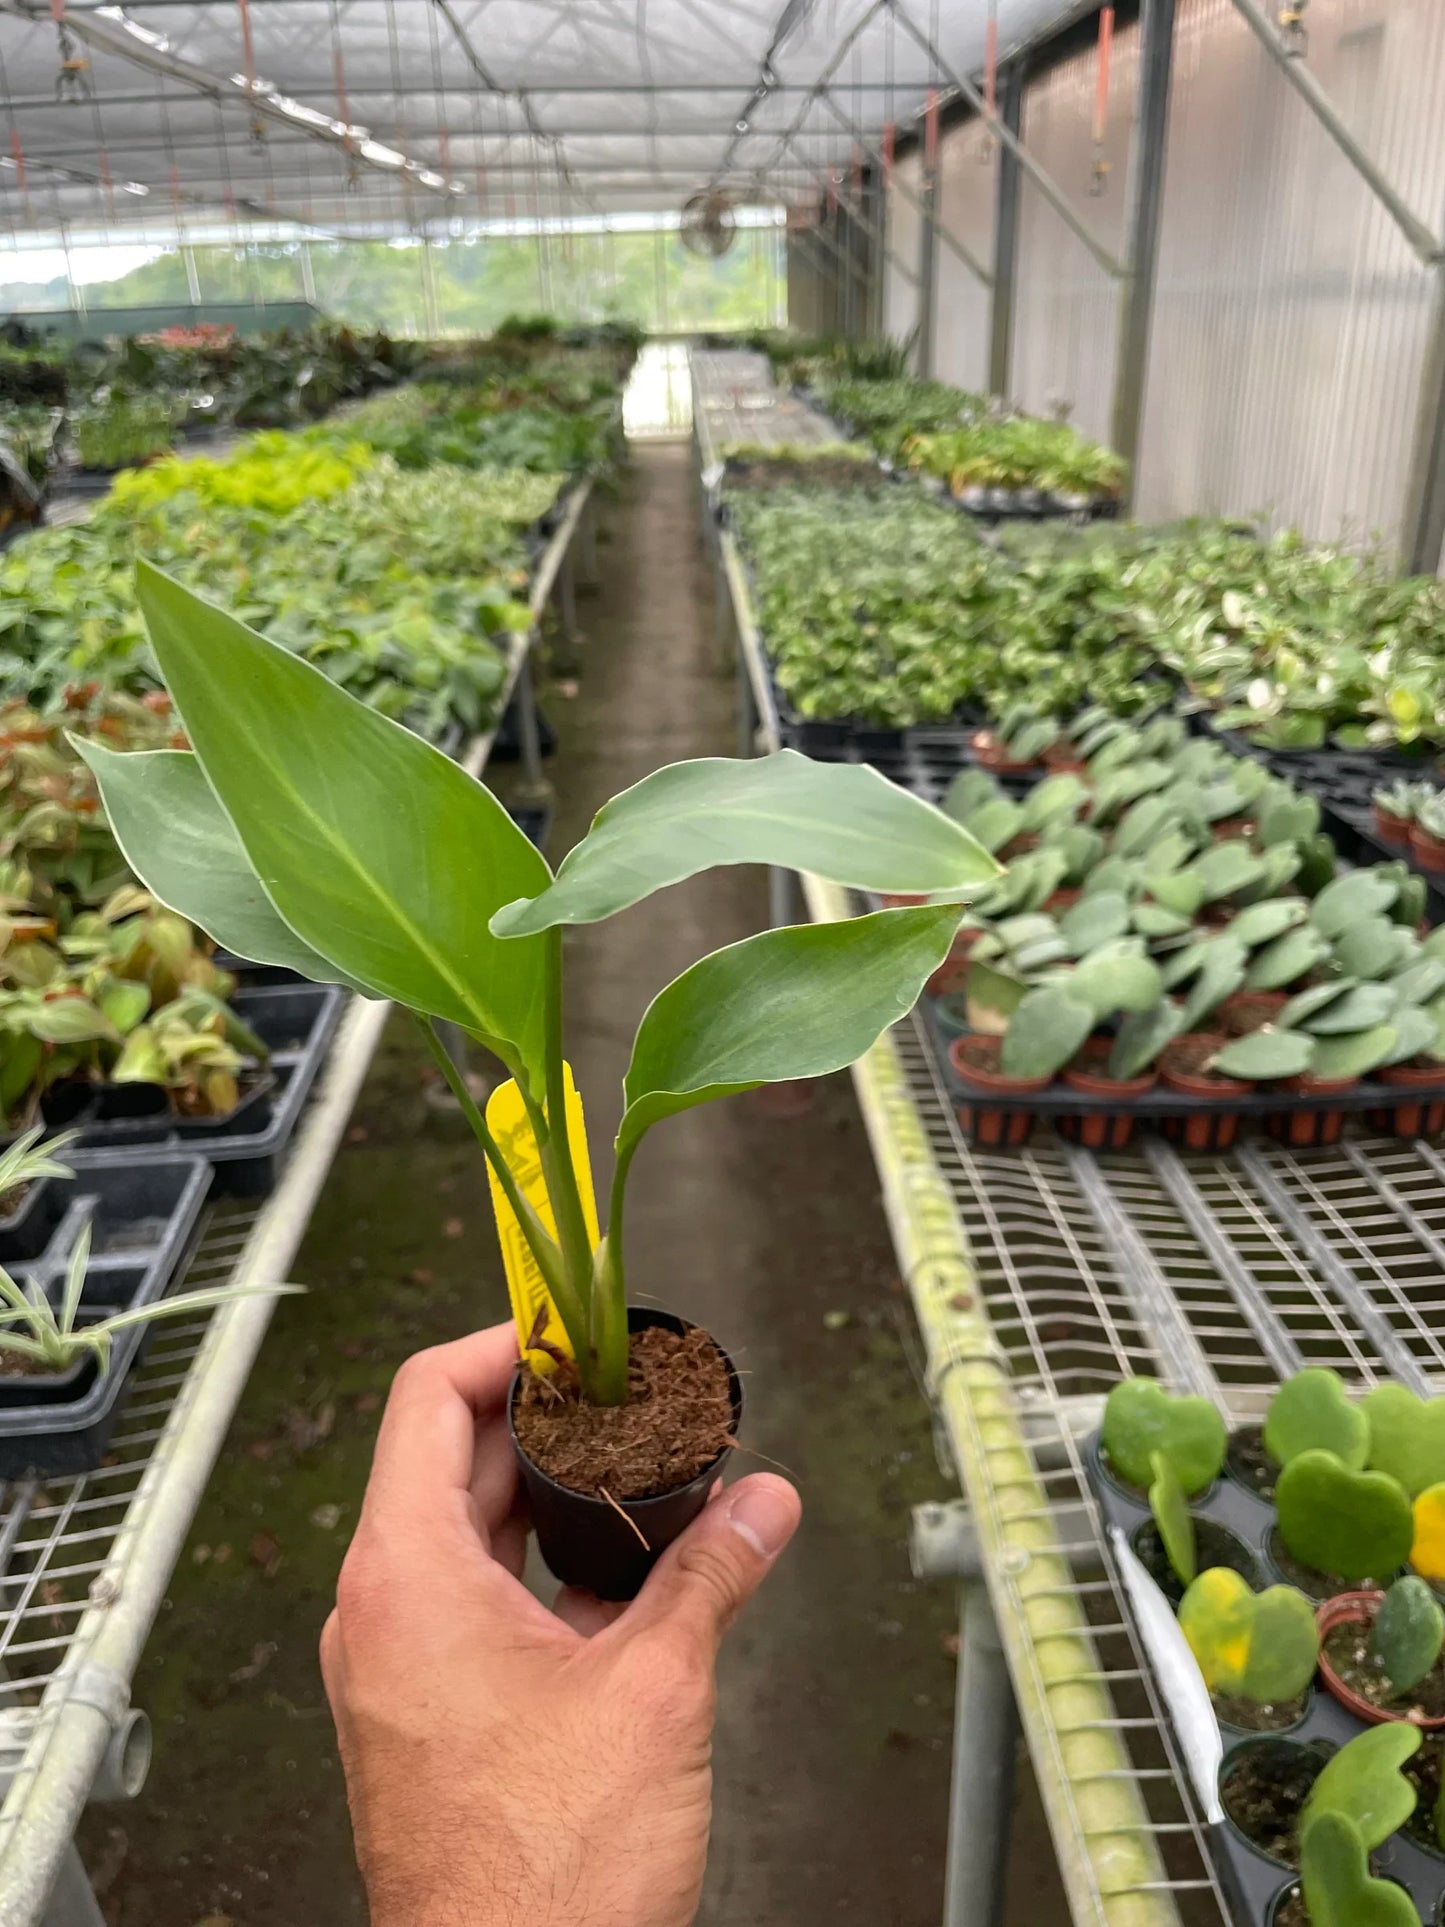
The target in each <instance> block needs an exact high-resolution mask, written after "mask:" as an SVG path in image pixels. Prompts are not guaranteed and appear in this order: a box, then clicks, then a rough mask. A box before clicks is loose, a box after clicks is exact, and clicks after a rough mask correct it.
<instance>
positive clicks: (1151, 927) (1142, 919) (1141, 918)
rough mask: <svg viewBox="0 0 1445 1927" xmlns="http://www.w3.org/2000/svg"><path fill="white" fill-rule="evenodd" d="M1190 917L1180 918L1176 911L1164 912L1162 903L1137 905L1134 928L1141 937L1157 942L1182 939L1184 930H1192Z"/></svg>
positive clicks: (1192, 924) (1192, 925) (1192, 921)
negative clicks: (1161, 939) (1174, 938)
mask: <svg viewBox="0 0 1445 1927" xmlns="http://www.w3.org/2000/svg"><path fill="white" fill-rule="evenodd" d="M1193 927H1194V920H1193V918H1192V917H1185V916H1181V915H1180V913H1179V912H1178V911H1177V910H1166V909H1165V908H1164V905H1163V904H1162V903H1137V904H1135V906H1134V928H1135V929H1136V930H1137V931H1138V932H1139V935H1140V936H1141V937H1149V938H1150V939H1152V940H1153V941H1155V942H1157V941H1158V940H1159V938H1161V937H1182V936H1183V935H1184V933H1185V931H1186V930H1192V929H1193Z"/></svg>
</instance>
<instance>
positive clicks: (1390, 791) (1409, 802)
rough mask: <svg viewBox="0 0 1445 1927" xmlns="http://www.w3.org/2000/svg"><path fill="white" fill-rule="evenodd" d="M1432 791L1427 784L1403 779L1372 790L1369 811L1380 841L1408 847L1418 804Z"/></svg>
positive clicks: (1432, 786) (1432, 793)
mask: <svg viewBox="0 0 1445 1927" xmlns="http://www.w3.org/2000/svg"><path fill="white" fill-rule="evenodd" d="M1434 793H1435V789H1434V785H1433V784H1431V783H1410V782H1406V781H1404V780H1403V779H1401V780H1400V781H1398V782H1394V783H1387V784H1386V785H1385V786H1384V787H1383V788H1381V789H1377V790H1374V791H1372V793H1371V796H1370V813H1371V816H1372V819H1373V821H1374V825H1375V834H1376V835H1377V836H1378V837H1379V839H1380V841H1381V842H1382V843H1392V844H1394V845H1395V846H1396V847H1397V848H1399V849H1406V848H1408V846H1409V842H1410V832H1411V831H1412V830H1413V828H1414V826H1415V819H1416V817H1417V815H1418V814H1419V810H1420V805H1421V804H1422V803H1424V802H1427V801H1428V800H1429V798H1430V797H1431V796H1433V795H1434Z"/></svg>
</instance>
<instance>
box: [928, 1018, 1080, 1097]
mask: <svg viewBox="0 0 1445 1927" xmlns="http://www.w3.org/2000/svg"><path fill="white" fill-rule="evenodd" d="M981 1034H982V1033H980V1032H979V1031H969V1032H968V1033H967V1035H966V1036H963V1037H955V1038H954V1040H953V1042H952V1043H951V1044H950V1045H949V1047H948V1058H949V1062H950V1063H951V1064H952V1065H953V1068H954V1070H955V1071H957V1073H958V1075H959V1078H960V1079H961V1080H962V1082H963V1083H965V1084H968V1085H971V1086H972V1087H973V1089H974V1090H976V1091H993V1092H995V1093H996V1094H997V1095H998V1096H1000V1097H1027V1096H1029V1095H1030V1094H1031V1093H1032V1092H1034V1091H1045V1090H1047V1089H1048V1087H1049V1085H1050V1084H1052V1083H1053V1081H1054V1080H1053V1078H1052V1077H1008V1076H1006V1075H1005V1074H1004V1073H1003V1072H1002V1071H994V1070H983V1069H981V1068H980V1067H979V1066H978V1065H976V1064H968V1063H965V1062H964V1058H963V1046H964V1045H965V1044H971V1043H972V1042H973V1041H974V1040H975V1039H976V1038H977V1037H979V1036H980V1035H981ZM989 1041H990V1042H996V1043H998V1044H999V1045H1000V1047H1002V1039H990V1040H989Z"/></svg>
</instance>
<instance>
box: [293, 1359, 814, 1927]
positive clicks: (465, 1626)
mask: <svg viewBox="0 0 1445 1927" xmlns="http://www.w3.org/2000/svg"><path fill="white" fill-rule="evenodd" d="M516 1359H517V1340H516V1332H515V1330H514V1328H513V1327H512V1326H511V1325H510V1324H509V1325H498V1326H495V1327H493V1329H491V1330H490V1331H484V1332H479V1333H477V1334H476V1335H475V1336H474V1337H471V1338H464V1339H460V1340H459V1341H458V1342H457V1343H456V1344H452V1345H439V1346H437V1347H436V1348H435V1349H433V1350H431V1351H424V1352H419V1353H417V1355H416V1356H415V1357H413V1358H411V1359H408V1360H407V1362H406V1363H405V1364H404V1365H403V1366H402V1368H401V1370H400V1371H399V1372H398V1373H397V1375H396V1380H395V1383H394V1384H393V1386H392V1391H391V1396H390V1398H389V1400H388V1402H387V1408H386V1415H385V1417H384V1419H383V1421H382V1427H381V1433H380V1436H379V1438H378V1440H377V1446H376V1458H375V1462H374V1463H373V1466H372V1471H371V1480H370V1483H369V1485H368V1487H367V1492H366V1499H365V1503H364V1505H363V1507H362V1513H361V1519H360V1522H359V1524H358V1526H357V1530H356V1536H355V1538H354V1539H353V1540H352V1542H351V1548H350V1550H349V1551H348V1553H347V1555H346V1559H345V1562H344V1563H343V1565H342V1568H341V1576H340V1580H339V1583H338V1585H337V1595H336V1610H335V1612H333V1613H332V1615H331V1617H330V1618H329V1619H328V1620H327V1622H326V1627H325V1630H324V1631H323V1633H322V1636H321V1667H322V1673H323V1676H324V1678H325V1681H326V1691H327V1696H328V1697H329V1699H330V1701H331V1710H332V1713H333V1715H334V1716H335V1719H336V1726H337V1733H338V1736H339V1739H340V1743H341V1758H342V1764H343V1766H344V1767H345V1769H346V1788H347V1796H348V1798H349V1800H350V1804H351V1817H352V1824H353V1828H354V1831H355V1836H356V1851H357V1859H358V1861H359V1862H360V1865H361V1871H362V1876H363V1878H364V1879H365V1882H366V1887H367V1894H368V1897H369V1900H370V1903H371V1919H372V1927H523V1924H524V1923H525V1927H687V1923H689V1922H690V1921H691V1920H692V1919H693V1916H694V1915H695V1913H696V1911H697V1905H698V1897H699V1893H700V1891H701V1887H702V1876H703V1867H704V1863H705V1861H706V1857H707V1841H708V1828H709V1824H710V1820H711V1799H712V1772H711V1765H710V1758H711V1745H712V1727H713V1716H714V1702H715V1686H714V1665H715V1661H716V1658H717V1651H718V1646H719V1644H720V1642H721V1640H722V1636H723V1634H724V1633H725V1632H726V1631H727V1629H728V1627H729V1626H730V1625H731V1623H732V1621H733V1619H734V1618H735V1617H736V1615H737V1613H738V1612H739V1610H740V1609H741V1607H742V1606H743V1604H744V1603H745V1602H746V1601H747V1599H748V1598H749V1597H750V1596H751V1594H752V1593H753V1592H754V1591H755V1590H756V1588H757V1586H758V1585H759V1583H760V1582H761V1580H762V1579H763V1577H764V1575H765V1574H766V1573H767V1571H768V1570H769V1568H770V1566H771V1565H772V1562H773V1560H774V1559H775V1558H776V1557H777V1555H778V1554H779V1553H780V1552H781V1551H782V1549H783V1547H784V1546H785V1545H786V1544H787V1542H788V1540H789V1539H790V1538H791V1537H792V1535H793V1532H794V1530H795V1529H796V1527H797V1523H798V1517H799V1510H800V1508H799V1503H798V1497H797V1494H796V1493H795V1492H794V1491H793V1488H792V1487H791V1486H790V1485H788V1484H787V1482H786V1481H785V1480H783V1479H777V1478H772V1477H770V1476H768V1475H766V1474H758V1475H755V1476H753V1477H750V1478H746V1479H741V1480H739V1481H738V1482H737V1484H735V1485H733V1486H731V1487H729V1488H728V1489H727V1490H726V1491H725V1492H720V1493H715V1495H714V1498H713V1500H712V1502H711V1503H710V1504H709V1505H708V1506H707V1507H706V1508H705V1509H704V1511H703V1513H702V1515H701V1516H700V1517H699V1518H698V1519H697V1520H695V1521H694V1523H693V1524H692V1525H691V1526H690V1527H689V1528H688V1530H687V1532H686V1533H684V1534H683V1536H682V1537H681V1538H680V1539H679V1540H678V1541H677V1543H676V1544H675V1545H673V1546H672V1547H670V1548H669V1550H668V1551H667V1552H666V1553H665V1554H664V1555H663V1557H662V1558H661V1559H660V1560H659V1562H658V1564H657V1566H656V1568H655V1569H654V1571H653V1572H652V1574H651V1575H650V1577H649V1578H648V1580H647V1583H646V1585H645V1586H644V1587H643V1589H642V1591H641V1593H640V1594H639V1595H638V1597H637V1598H636V1599H635V1600H634V1601H632V1602H631V1604H629V1605H626V1606H606V1605H603V1604H602V1603H601V1602H599V1601H598V1600H596V1599H593V1598H592V1597H591V1596H590V1595H586V1594H579V1593H571V1592H566V1591H564V1592H563V1593H561V1594H560V1595H559V1596H558V1600H557V1604H556V1608H555V1611H553V1612H549V1611H548V1610H547V1608H546V1607H545V1606H543V1605H542V1604H541V1603H540V1601H538V1600H537V1599H535V1598H533V1596H532V1595H531V1593H529V1592H528V1591H527V1590H526V1588H525V1587H524V1586H523V1585H522V1584H521V1582H520V1579H519V1577H518V1575H519V1574H520V1572H521V1568H522V1559H523V1555H524V1552H525V1548H526V1536H527V1527H526V1519H525V1516H524V1514H523V1513H522V1512H521V1511H520V1510H519V1496H518V1482H517V1475H516V1465H515V1460H514V1458H513V1454H512V1447H511V1441H510V1440H509V1438H508V1436H507V1425H506V1399H507V1388H508V1385H509V1383H510V1380H511V1375H512V1371H513V1369H514V1367H515V1365H516Z"/></svg>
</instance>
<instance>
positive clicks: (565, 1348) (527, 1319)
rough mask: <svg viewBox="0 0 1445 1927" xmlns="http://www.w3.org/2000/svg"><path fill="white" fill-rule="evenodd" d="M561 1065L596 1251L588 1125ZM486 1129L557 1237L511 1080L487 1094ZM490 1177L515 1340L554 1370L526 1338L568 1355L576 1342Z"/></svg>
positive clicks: (532, 1359)
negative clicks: (543, 1318)
mask: <svg viewBox="0 0 1445 1927" xmlns="http://www.w3.org/2000/svg"><path fill="white" fill-rule="evenodd" d="M563 1068H564V1070H565V1072H566V1078H567V1136H568V1138H569V1140H570V1142H571V1145H572V1163H573V1165H574V1167H575V1169H576V1172H577V1188H578V1190H579V1191H580V1192H581V1194H582V1216H583V1218H584V1219H585V1220H586V1224H587V1235H588V1237H589V1238H590V1239H591V1240H592V1246H593V1249H594V1250H595V1249H596V1247H597V1244H598V1242H599V1238H600V1235H601V1234H600V1233H599V1231H598V1229H597V1200H596V1198H595V1197H594V1196H593V1191H592V1164H591V1160H590V1159H589V1158H588V1156H587V1126H586V1123H585V1121H584V1119H583V1116H582V1099H581V1096H580V1095H579V1093H578V1090H577V1086H576V1084H575V1083H574V1082H573V1078H572V1066H571V1065H570V1064H567V1065H565V1066H564V1067H563ZM487 1128H488V1129H489V1130H490V1131H491V1133H492V1136H493V1137H494V1138H495V1139H496V1140H497V1143H498V1145H499V1146H500V1148H501V1152H502V1155H503V1157H504V1158H505V1159H506V1160H507V1168H508V1169H509V1170H510V1171H511V1173H512V1176H513V1178H515V1180H516V1184H517V1189H518V1190H519V1191H520V1192H521V1194H522V1196H523V1197H524V1198H525V1199H526V1200H527V1202H528V1204H530V1205H531V1206H532V1208H533V1210H534V1211H535V1212H536V1213H537V1216H538V1217H539V1218H540V1219H541V1220H542V1223H543V1225H544V1226H545V1227H546V1229H547V1230H548V1231H549V1232H551V1234H552V1236H553V1237H554V1238H555V1237H556V1235H557V1224H556V1220H555V1219H554V1217H553V1215H552V1206H551V1203H550V1201H549V1199H548V1197H547V1187H546V1184H545V1182H544V1181H543V1177H542V1160H541V1158H540V1156H539V1155H538V1152H537V1140H536V1137H535V1135H534V1134H533V1131H532V1120H531V1119H530V1118H529V1117H528V1116H527V1107H526V1105H525V1104H524V1103H523V1102H522V1093H521V1092H520V1091H519V1090H518V1089H517V1086H516V1083H515V1081H514V1080H513V1079H511V1078H508V1080H507V1082H506V1083H505V1084H501V1085H499V1086H498V1087H497V1089H496V1090H494V1091H493V1092H492V1095H491V1096H490V1097H489V1098H488V1100H487ZM487 1177H488V1179H489V1181H490V1183H491V1187H492V1209H493V1210H494V1211H495V1213H496V1216H497V1236H498V1238H499V1239H500V1240H501V1246H502V1263H503V1265H504V1266H505V1267H506V1272H507V1290H508V1291H509V1292H510V1293H511V1298H512V1315H513V1317H514V1318H515V1319H516V1321H517V1340H518V1343H519V1344H520V1345H521V1347H522V1350H523V1351H524V1352H526V1353H527V1358H528V1361H529V1363H530V1364H531V1366H532V1368H533V1370H534V1371H540V1372H550V1371H553V1370H554V1369H555V1364H554V1361H553V1359H552V1358H550V1357H549V1356H548V1354H547V1353H546V1352H545V1351H539V1350H536V1349H532V1350H529V1349H528V1340H529V1339H531V1338H532V1337H533V1336H534V1334H535V1336H536V1337H538V1338H541V1339H545V1340H546V1342H547V1344H548V1345H549V1346H552V1347H553V1348H555V1350H557V1351H559V1352H563V1353H565V1354H566V1356H567V1357H568V1358H571V1357H572V1356H573V1351H572V1342H571V1340H570V1339H569V1338H568V1336H567V1332H566V1329H565V1327H564V1326H563V1324H562V1320H561V1319H560V1318H559V1317H558V1316H557V1307H556V1306H555V1305H554V1304H553V1303H552V1294H551V1292H549V1291H548V1289H547V1283H546V1280H545V1279H544V1278H543V1276H542V1274H541V1272H540V1271H539V1270H538V1268H537V1260H536V1259H535V1258H534V1257H533V1256H532V1251H531V1247H530V1246H529V1245H528V1243H527V1239H526V1235H525V1233H524V1232H523V1230H522V1227H521V1224H520V1222H519V1221H518V1218H517V1214H516V1212H515V1211H514V1210H513V1209H512V1207H511V1205H510V1204H509V1203H508V1202H507V1196H506V1193H505V1192H504V1191H503V1190H502V1187H501V1185H500V1184H498V1182H497V1174H496V1172H495V1171H494V1170H493V1169H492V1167H491V1165H490V1164H488V1166H487ZM543 1312H545V1313H546V1322H545V1323H544V1324H543V1326H542V1329H541V1330H540V1332H539V1331H538V1330H537V1321H538V1319H539V1317H540V1316H541V1315H542V1313H543Z"/></svg>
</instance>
